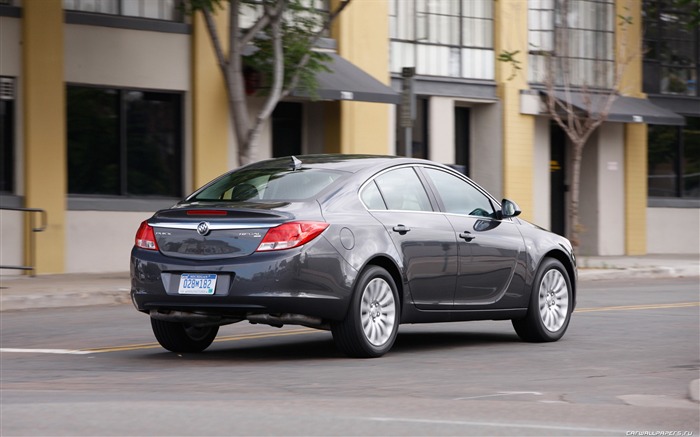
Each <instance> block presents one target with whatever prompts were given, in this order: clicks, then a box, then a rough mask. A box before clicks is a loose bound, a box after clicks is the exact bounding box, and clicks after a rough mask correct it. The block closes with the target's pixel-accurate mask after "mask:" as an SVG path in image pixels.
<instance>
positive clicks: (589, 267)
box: [0, 255, 700, 311]
mask: <svg viewBox="0 0 700 437" xmlns="http://www.w3.org/2000/svg"><path fill="white" fill-rule="evenodd" d="M578 264H579V266H578V267H579V281H595V280H601V279H624V278H676V277H700V256H698V255H645V256H615V257H603V256H601V257H580V258H579V260H578ZM698 281H699V285H698V287H699V289H700V278H699V279H698ZM129 287H130V281H129V274H128V272H123V273H83V274H78V273H70V274H62V275H39V276H36V277H29V276H0V311H10V310H23V309H35V308H55V307H78V306H89V305H110V304H124V303H129V301H130V298H129Z"/></svg>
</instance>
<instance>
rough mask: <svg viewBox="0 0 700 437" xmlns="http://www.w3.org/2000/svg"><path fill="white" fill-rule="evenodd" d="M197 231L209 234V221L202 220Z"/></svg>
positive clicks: (201, 233)
mask: <svg viewBox="0 0 700 437" xmlns="http://www.w3.org/2000/svg"><path fill="white" fill-rule="evenodd" d="M197 233H199V235H207V234H208V233H209V223H208V222H201V223H200V224H198V225H197Z"/></svg>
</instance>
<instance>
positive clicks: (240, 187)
mask: <svg viewBox="0 0 700 437" xmlns="http://www.w3.org/2000/svg"><path fill="white" fill-rule="evenodd" d="M343 174H345V173H344V172H338V171H333V170H325V169H323V170H321V169H313V168H305V169H299V170H291V169H288V168H249V169H241V170H237V171H234V172H231V173H229V174H227V175H225V176H224V177H222V178H220V179H218V180H216V181H214V182H213V183H211V184H210V185H209V186H206V187H204V188H203V189H202V190H201V191H200V192H198V193H195V195H194V196H192V197H190V198H189V199H188V200H231V201H234V202H248V201H256V200H263V201H266V200H271V201H272V200H274V201H282V200H304V199H308V198H310V197H314V196H315V195H317V194H318V193H320V192H321V190H323V189H324V188H326V187H327V186H329V185H330V184H332V183H333V182H334V181H335V180H337V179H338V178H340V177H341V176H342V175H343Z"/></svg>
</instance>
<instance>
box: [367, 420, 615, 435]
mask: <svg viewBox="0 0 700 437" xmlns="http://www.w3.org/2000/svg"><path fill="white" fill-rule="evenodd" d="M368 419H369V420H372V421H376V422H408V423H424V424H426V425H459V426H488V427H494V428H516V429H517V428H526V429H543V430H545V429H546V430H550V431H552V430H553V431H573V432H596V433H598V432H599V433H602V434H619V433H624V432H625V431H621V430H619V429H601V428H586V427H578V426H563V425H562V426H557V425H534V424H529V423H500V422H470V421H466V420H464V421H463V420H433V419H407V418H406V419H404V418H400V417H369V418H368Z"/></svg>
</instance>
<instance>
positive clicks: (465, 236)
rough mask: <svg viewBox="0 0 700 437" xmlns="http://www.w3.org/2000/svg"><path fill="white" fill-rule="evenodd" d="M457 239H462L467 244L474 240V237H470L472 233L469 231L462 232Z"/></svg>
mask: <svg viewBox="0 0 700 437" xmlns="http://www.w3.org/2000/svg"><path fill="white" fill-rule="evenodd" d="M459 238H462V239H463V240H464V241H467V242H469V241H472V240H473V239H475V238H476V235H472V233H471V232H469V231H464V232H462V233H461V234H459Z"/></svg>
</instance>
